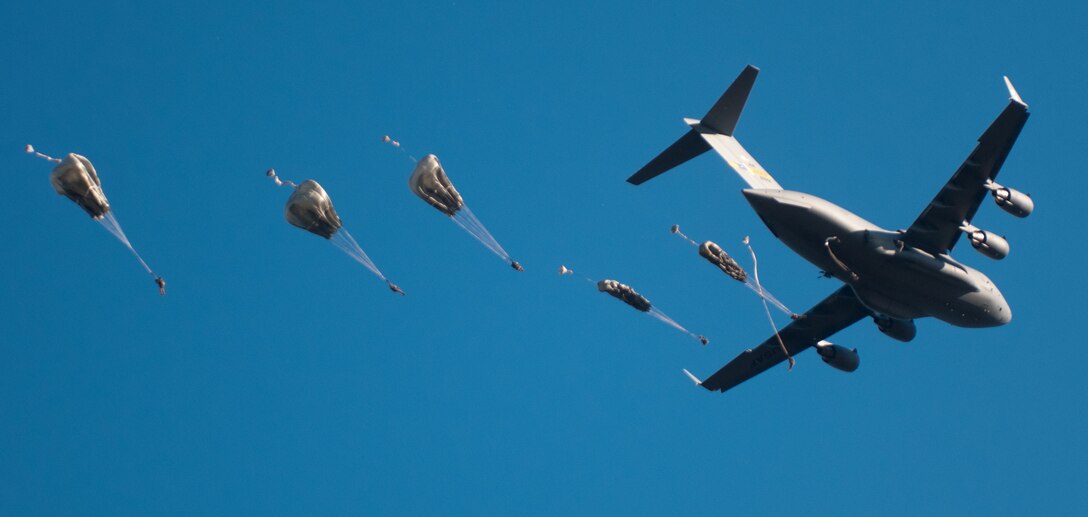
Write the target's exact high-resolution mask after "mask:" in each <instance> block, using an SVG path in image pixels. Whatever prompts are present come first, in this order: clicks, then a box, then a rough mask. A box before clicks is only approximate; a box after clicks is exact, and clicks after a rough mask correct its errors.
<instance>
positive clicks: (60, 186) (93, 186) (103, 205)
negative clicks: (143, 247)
mask: <svg viewBox="0 0 1088 517" xmlns="http://www.w3.org/2000/svg"><path fill="white" fill-rule="evenodd" d="M25 150H26V152H27V153H28V154H34V155H36V156H38V157H40V158H43V159H45V160H48V161H50V162H53V163H56V164H57V166H56V167H54V168H53V172H51V173H50V174H49V183H50V184H51V185H53V190H55V191H57V194H60V195H62V196H64V197H66V198H68V199H71V200H72V201H73V202H75V204H77V205H79V207H80V208H82V209H83V211H84V212H87V215H89V216H91V219H94V220H95V221H96V222H97V223H98V224H100V225H102V227H103V228H105V229H106V230H107V231H108V232H110V233H111V234H113V236H114V237H116V238H117V240H119V241H121V244H124V245H125V247H126V248H128V250H129V251H131V252H132V254H133V255H134V256H135V257H136V260H137V261H139V262H140V265H141V266H143V268H144V270H145V271H147V273H148V274H149V275H151V277H152V278H153V279H155V285H157V286H158V288H159V294H160V295H165V294H166V280H165V279H164V278H163V277H161V276H158V275H156V274H155V272H154V271H152V270H151V267H150V266H148V265H147V262H144V259H143V257H141V256H140V254H139V253H137V252H136V248H133V247H132V243H131V242H130V241H129V240H128V237H127V236H126V235H125V232H124V230H122V229H121V224H120V223H118V222H117V218H116V217H115V216H114V215H113V212H112V211H110V202H109V201H108V200H107V199H106V193H105V192H103V191H102V180H100V179H99V178H98V172H97V171H95V169H94V165H91V161H90V160H88V159H87V158H86V157H85V156H81V155H78V154H75V153H68V156H65V157H64V159H63V160H61V159H58V158H53V157H52V156H48V155H45V154H42V153H39V152H37V151H35V150H34V146H32V145H29V144H28V145H27V146H26V149H25Z"/></svg>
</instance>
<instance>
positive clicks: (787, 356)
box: [744, 237, 797, 371]
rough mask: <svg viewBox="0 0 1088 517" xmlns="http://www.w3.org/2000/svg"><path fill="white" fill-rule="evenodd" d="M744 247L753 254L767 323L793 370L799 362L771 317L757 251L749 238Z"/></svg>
mask: <svg viewBox="0 0 1088 517" xmlns="http://www.w3.org/2000/svg"><path fill="white" fill-rule="evenodd" d="M744 245H745V246H748V253H751V254H752V276H754V277H755V280H756V287H757V288H758V289H759V290H758V291H757V293H758V294H759V297H760V299H761V300H763V311H764V312H766V313H767V321H769V322H771V328H773V329H774V337H775V338H777V339H778V346H780V347H782V354H784V355H785V356H786V359H788V360H789V362H790V367H789V369H788V370H787V371H791V370H793V365H795V364H797V361H795V360H794V359H793V357H792V356H790V351H789V350H788V349H787V348H786V343H785V342H784V341H782V336H781V335H780V334H779V333H778V326H776V325H775V324H774V317H772V316H771V308H770V307H769V306H768V305H767V298H766V297H765V296H764V295H763V293H764V291H763V285H762V284H760V283H759V261H758V260H756V250H754V249H753V248H752V245H751V244H749V243H748V237H745V238H744Z"/></svg>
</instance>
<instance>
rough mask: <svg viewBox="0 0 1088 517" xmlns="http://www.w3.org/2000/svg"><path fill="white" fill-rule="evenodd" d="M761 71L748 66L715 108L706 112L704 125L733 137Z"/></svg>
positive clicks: (716, 103)
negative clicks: (741, 113)
mask: <svg viewBox="0 0 1088 517" xmlns="http://www.w3.org/2000/svg"><path fill="white" fill-rule="evenodd" d="M757 75H759V69H758V68H756V67H754V66H752V65H748V66H747V67H745V68H744V71H742V72H741V73H740V75H739V76H737V79H736V80H735V81H733V84H731V85H729V89H728V90H725V93H723V94H722V96H721V98H720V99H718V102H715V103H714V107H712V108H710V111H708V112H706V116H704V117H703V120H701V121H700V122H701V123H702V125H704V126H706V127H708V128H710V129H713V130H715V131H717V132H718V133H721V134H723V135H725V136H733V130H734V129H736V127H737V121H738V120H740V112H742V111H744V103H745V102H747V101H748V94H749V93H751V92H752V86H753V85H755V84H756V76H757Z"/></svg>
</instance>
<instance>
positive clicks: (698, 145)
mask: <svg viewBox="0 0 1088 517" xmlns="http://www.w3.org/2000/svg"><path fill="white" fill-rule="evenodd" d="M757 75H759V69H758V68H756V67H754V66H752V65H748V66H747V67H745V68H744V70H743V71H742V72H741V73H740V75H739V76H737V79H736V80H734V81H733V84H731V85H729V88H728V89H727V90H725V93H723V94H722V96H721V98H719V99H718V102H715V103H714V106H713V107H711V108H710V111H708V112H707V113H706V115H705V116H704V117H703V119H702V120H694V119H684V122H686V123H687V124H688V125H689V126H691V130H690V131H688V132H687V133H685V134H684V136H682V137H680V139H679V140H677V141H676V142H675V143H673V144H672V145H671V146H669V148H668V149H665V151H663V152H662V153H661V154H659V155H657V157H656V158H654V159H653V160H650V163H647V164H646V165H645V166H644V167H642V168H641V169H639V170H638V172H636V173H635V174H633V175H632V176H631V177H630V178H627V182H628V183H631V184H634V185H641V184H643V183H645V182H646V181H648V180H650V179H652V178H654V177H657V176H659V175H661V174H663V173H665V172H667V171H669V170H670V169H672V168H673V167H676V166H678V165H680V164H682V163H684V162H686V161H688V160H690V159H692V158H694V157H696V156H699V155H700V154H703V153H705V152H706V151H708V150H710V149H714V150H715V151H717V152H718V154H719V155H721V157H722V158H723V159H725V161H726V163H728V164H729V166H730V167H732V168H733V170H735V171H737V174H738V175H740V177H741V179H743V180H744V181H745V182H746V183H748V185H749V186H751V187H752V188H756V189H776V190H781V189H782V187H781V186H779V185H778V182H776V181H775V180H774V178H772V177H771V175H770V174H768V173H767V171H766V170H765V169H763V167H762V166H761V165H760V164H759V162H757V161H756V160H755V158H752V155H750V154H748V151H746V150H745V149H744V147H743V146H742V145H740V142H738V141H737V139H736V138H733V130H734V129H736V127H737V121H739V120H740V114H741V111H743V110H744V104H745V103H746V102H747V101H748V94H749V93H751V91H752V86H753V85H755V82H756V76H757Z"/></svg>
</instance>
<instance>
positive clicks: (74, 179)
mask: <svg viewBox="0 0 1088 517" xmlns="http://www.w3.org/2000/svg"><path fill="white" fill-rule="evenodd" d="M49 183H52V184H53V190H56V191H57V194H60V195H62V196H64V197H66V198H68V199H71V200H72V201H75V203H76V204H77V205H79V207H80V208H82V209H83V210H84V211H86V212H87V213H88V214H89V215H90V216H91V217H92V218H94V219H101V218H102V217H104V216H105V215H106V213H107V212H109V211H110V203H109V201H107V200H106V194H105V193H104V192H102V181H101V180H99V179H98V173H97V172H95V170H94V165H91V162H90V160H88V159H87V158H85V157H83V156H80V155H78V154H75V153H68V156H67V157H65V158H64V159H63V160H60V164H58V165H57V166H56V167H54V168H53V172H52V173H50V174H49Z"/></svg>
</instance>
